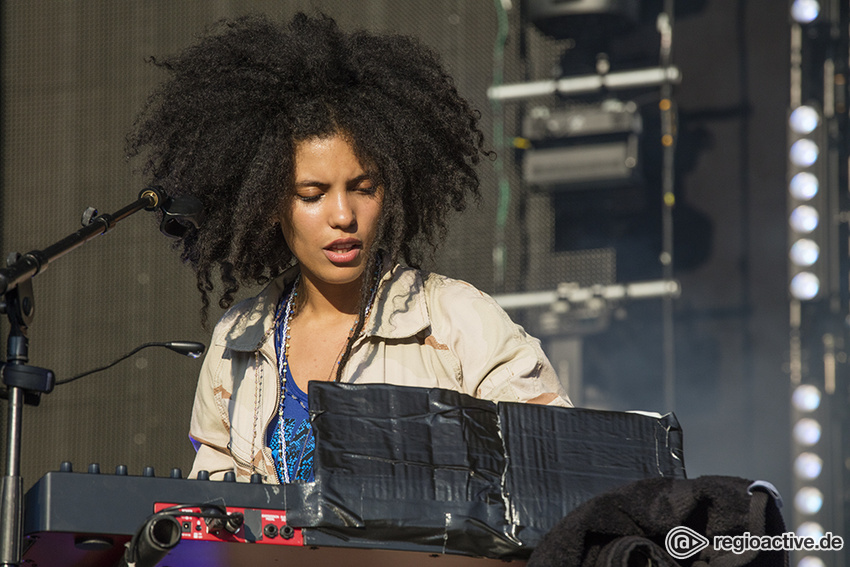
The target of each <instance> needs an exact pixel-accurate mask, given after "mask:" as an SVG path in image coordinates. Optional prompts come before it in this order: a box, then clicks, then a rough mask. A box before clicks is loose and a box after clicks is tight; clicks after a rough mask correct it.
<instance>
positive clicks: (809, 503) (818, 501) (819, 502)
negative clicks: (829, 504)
mask: <svg viewBox="0 0 850 567" xmlns="http://www.w3.org/2000/svg"><path fill="white" fill-rule="evenodd" d="M794 508H796V509H797V511H798V512H800V513H801V514H806V515H809V516H811V515H812V514H817V513H818V512H820V509H821V508H823V492H821V491H820V490H818V489H817V488H815V487H814V486H804V487H803V488H801V489H800V490H798V491H797V494H795V495H794Z"/></svg>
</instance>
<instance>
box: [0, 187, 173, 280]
mask: <svg viewBox="0 0 850 567" xmlns="http://www.w3.org/2000/svg"><path fill="white" fill-rule="evenodd" d="M162 202H163V193H162V191H161V190H160V189H159V188H158V187H148V188H147V189H144V190H142V192H141V193H140V194H139V198H138V199H137V200H136V201H135V202H133V203H131V204H129V205H127V206H126V207H123V208H122V209H119V210H118V211H116V212H114V213H112V214H108V213H107V214H102V215H99V216H96V217H94V218H93V219H91V220H90V221H89V224H88V225H87V226H84V227H83V228H81V229H80V230H78V231H77V232H75V233H73V234H70V235H68V236H66V237H65V238H63V239H62V240H60V241H59V242H56V243H55V244H52V245H50V246H48V247H47V248H45V249H44V250H33V251H31V252H27V253H26V254H24V255H23V256H21V257H19V258H18V259H17V260H16V261H14V262H12V263H11V264H10V265H9V266H8V267H6V268H0V294H5V293H6V292H7V291H11V290H12V289H14V288H15V287H17V286H18V285H19V284H20V283H21V282H24V281H26V280H28V279H30V278H32V277H34V276H35V275H37V274H39V273H41V272H43V271H44V270H45V269H47V265H48V264H49V263H50V262H52V261H53V260H55V259H57V258H59V257H61V256H64V255H65V254H67V253H68V252H70V251H71V250H73V249H75V248H77V247H79V246H82V245H83V244H85V243H86V242H88V241H89V240H91V239H92V238H94V237H96V236H100V235H101V234H104V233H106V232H107V231H109V230H110V229H111V228H112V227H114V226H115V223H117V222H118V221H121V220H124V219H125V218H127V217H129V216H130V215H132V214H133V213H136V212H138V211H140V210H142V209H145V210H148V211H152V210H154V209H156V208H157V207H159V206H161V203H162Z"/></svg>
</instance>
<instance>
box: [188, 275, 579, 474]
mask: <svg viewBox="0 0 850 567" xmlns="http://www.w3.org/2000/svg"><path fill="white" fill-rule="evenodd" d="M296 274H297V271H296V270H295V269H293V270H288V271H287V272H286V273H284V274H283V275H282V276H281V277H279V278H277V279H276V280H274V281H273V282H272V283H271V284H270V285H269V286H268V287H267V288H266V289H265V290H263V291H262V292H261V293H260V294H259V295H257V296H256V297H254V298H252V299H248V300H246V301H243V302H240V303H239V304H237V305H235V306H234V307H232V308H231V309H230V310H228V311H227V313H225V314H224V316H223V317H222V318H221V320H220V321H219V323H218V324H217V325H216V328H215V330H214V332H213V336H212V340H211V344H210V349H209V352H208V353H207V356H206V359H205V360H204V364H203V367H202V369H201V375H200V378H199V380H198V388H197V391H196V394H195V403H194V407H193V409H192V420H191V425H190V429H189V436H190V437H191V439H192V442H193V444H194V445H195V448H196V449H197V455H196V457H195V462H194V465H193V467H192V472H191V475H190V476H191V477H195V476H197V474H198V471H199V470H207V471H209V472H210V474H211V477H212V478H220V477H221V476H223V474H224V472H226V471H230V470H232V471H235V472H236V477H237V480H240V481H246V480H248V479H249V478H250V476H251V474H252V473H254V472H258V473H260V474H262V475H263V481H264V482H266V483H275V482H277V480H276V475H275V472H274V464H273V461H272V456H271V451H270V450H269V449H268V447H266V443H265V438H266V430H267V429H268V426H269V424H270V422H271V420H272V418H273V417H274V415H275V413H276V411H277V406H278V396H279V394H280V384H279V381H278V373H277V363H276V360H277V357H276V354H275V345H274V336H273V335H274V333H273V330H274V324H273V322H274V315H275V309H276V307H277V303H278V301H279V299H280V296H281V294H282V293H283V290H284V289H285V287H286V286H287V285H289V284H290V283H291V282H292V281H293V280H294V278H295V275H296ZM342 381H343V382H356V383H358V384H366V383H378V384H396V385H405V386H422V387H431V388H445V389H449V390H456V391H459V392H463V393H466V394H469V395H471V396H475V397H478V398H483V399H488V400H493V401H510V402H526V401H530V400H534V399H535V398H538V399H537V400H535V401H542V402H544V403H551V404H553V405H571V404H570V402H569V399H568V398H567V394H566V392H565V391H564V389H563V387H562V386H561V383H560V382H559V381H558V377H557V376H556V375H555V371H554V370H553V368H552V365H551V364H550V363H549V361H548V360H547V358H546V356H545V355H544V354H543V351H542V349H541V348H540V342H539V341H538V340H537V339H535V338H533V337H531V336H529V335H528V334H526V333H525V331H523V329H522V328H521V327H519V326H517V325H516V324H514V323H513V322H512V321H511V320H510V318H509V317H508V315H507V314H506V313H505V312H504V311H503V310H502V309H501V308H500V307H499V306H498V305H497V304H496V302H495V301H493V299H492V298H490V297H489V296H488V295H486V294H484V293H482V292H480V291H478V290H477V289H476V288H474V287H473V286H471V285H470V284H467V283H465V282H461V281H458V280H453V279H450V278H446V277H443V276H439V275H436V274H431V273H427V272H421V271H418V270H414V269H411V268H405V267H402V266H396V267H395V268H394V269H393V270H390V271H388V272H387V273H386V274H385V275H384V277H383V278H382V280H381V284H380V286H379V289H378V293H377V296H376V298H375V304H374V307H373V308H372V313H371V315H370V317H369V321H367V324H366V326H365V328H364V330H363V333H362V334H361V336H360V337H359V338H358V339H357V340H356V342H355V343H354V346H353V348H352V352H351V358H350V359H349V361H348V363H347V364H346V366H345V368H344V371H343V379H342Z"/></svg>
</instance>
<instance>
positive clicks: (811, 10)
mask: <svg viewBox="0 0 850 567" xmlns="http://www.w3.org/2000/svg"><path fill="white" fill-rule="evenodd" d="M819 15H820V4H819V3H818V1H817V0H794V2H793V3H792V4H791V17H792V18H794V21H795V22H798V23H801V24H808V23H811V22H813V21H815V20H816V19H817V18H818V16H819Z"/></svg>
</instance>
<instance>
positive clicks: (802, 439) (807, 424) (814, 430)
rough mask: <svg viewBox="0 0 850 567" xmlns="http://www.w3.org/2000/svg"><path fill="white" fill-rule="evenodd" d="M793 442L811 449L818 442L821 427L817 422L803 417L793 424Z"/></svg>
mask: <svg viewBox="0 0 850 567" xmlns="http://www.w3.org/2000/svg"><path fill="white" fill-rule="evenodd" d="M793 435H794V440H795V441H796V442H797V443H799V444H800V445H803V446H806V447H811V446H812V445H816V444H817V442H818V441H820V436H821V426H820V423H819V422H818V421H817V420H814V419H812V418H810V417H804V418H803V419H801V420H800V421H798V422H797V423H795V424H794V432H793Z"/></svg>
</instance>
